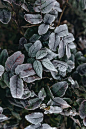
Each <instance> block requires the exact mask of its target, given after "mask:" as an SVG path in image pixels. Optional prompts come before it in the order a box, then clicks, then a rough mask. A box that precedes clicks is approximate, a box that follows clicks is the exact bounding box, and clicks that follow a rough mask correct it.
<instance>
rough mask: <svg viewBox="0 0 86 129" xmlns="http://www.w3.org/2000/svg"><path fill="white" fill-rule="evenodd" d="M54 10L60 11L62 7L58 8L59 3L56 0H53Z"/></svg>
mask: <svg viewBox="0 0 86 129" xmlns="http://www.w3.org/2000/svg"><path fill="white" fill-rule="evenodd" d="M54 10H56V11H57V12H62V9H61V8H60V4H59V2H57V1H55V6H54Z"/></svg>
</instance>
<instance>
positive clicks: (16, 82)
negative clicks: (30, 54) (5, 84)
mask: <svg viewBox="0 0 86 129" xmlns="http://www.w3.org/2000/svg"><path fill="white" fill-rule="evenodd" d="M23 88H24V85H23V81H22V79H20V78H19V77H18V76H17V75H14V76H12V77H11V78H10V91H11V94H12V97H13V98H19V99H20V98H21V97H22V95H23V90H24V89H23Z"/></svg>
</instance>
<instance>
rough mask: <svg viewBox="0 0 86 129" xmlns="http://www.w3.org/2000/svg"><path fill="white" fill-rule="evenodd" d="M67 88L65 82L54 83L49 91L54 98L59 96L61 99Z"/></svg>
mask: <svg viewBox="0 0 86 129" xmlns="http://www.w3.org/2000/svg"><path fill="white" fill-rule="evenodd" d="M67 88H68V84H67V82H66V81H62V82H57V83H55V84H54V85H53V86H52V88H51V91H52V93H53V94H54V95H55V96H59V97H62V96H64V94H65V92H66V90H67Z"/></svg>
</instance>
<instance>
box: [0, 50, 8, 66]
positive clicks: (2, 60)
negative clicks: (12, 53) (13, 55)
mask: <svg viewBox="0 0 86 129" xmlns="http://www.w3.org/2000/svg"><path fill="white" fill-rule="evenodd" d="M7 58H8V52H7V50H6V49H4V50H2V52H1V53H0V64H1V65H3V66H5V62H6V60H7Z"/></svg>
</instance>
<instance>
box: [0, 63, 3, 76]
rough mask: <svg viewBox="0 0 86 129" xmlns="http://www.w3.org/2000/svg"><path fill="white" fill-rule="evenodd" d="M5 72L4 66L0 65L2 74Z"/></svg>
mask: <svg viewBox="0 0 86 129" xmlns="http://www.w3.org/2000/svg"><path fill="white" fill-rule="evenodd" d="M3 73H4V67H3V66H2V65H0V76H2V74H3Z"/></svg>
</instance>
